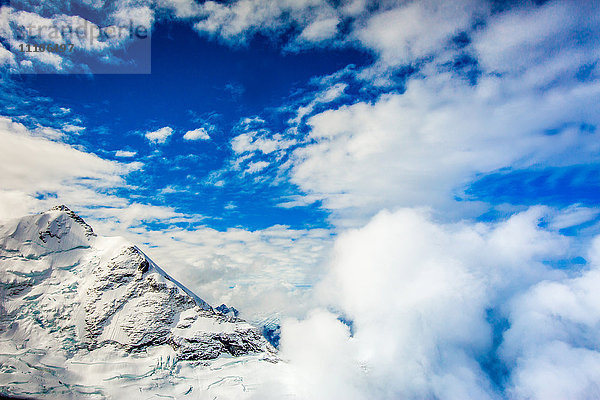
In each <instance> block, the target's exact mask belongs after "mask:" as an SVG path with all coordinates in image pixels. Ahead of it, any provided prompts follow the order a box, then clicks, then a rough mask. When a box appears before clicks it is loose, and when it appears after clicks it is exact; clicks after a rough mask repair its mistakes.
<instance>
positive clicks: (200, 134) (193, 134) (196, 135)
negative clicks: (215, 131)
mask: <svg viewBox="0 0 600 400" xmlns="http://www.w3.org/2000/svg"><path fill="white" fill-rule="evenodd" d="M183 138H184V139H185V140H209V139H210V136H209V135H208V132H207V131H206V129H205V128H198V129H194V130H192V131H187V132H186V133H185V135H183Z"/></svg>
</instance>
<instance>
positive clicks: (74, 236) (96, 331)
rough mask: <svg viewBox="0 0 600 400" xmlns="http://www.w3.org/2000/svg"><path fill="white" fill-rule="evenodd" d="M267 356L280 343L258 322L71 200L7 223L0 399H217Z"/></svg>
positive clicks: (0, 242) (0, 240) (0, 265)
mask: <svg viewBox="0 0 600 400" xmlns="http://www.w3.org/2000/svg"><path fill="white" fill-rule="evenodd" d="M225 308H227V307H225ZM233 360H237V361H239V363H238V362H236V363H234V364H239V365H243V366H244V367H243V368H242V369H243V371H242V370H235V368H233V369H232V367H229V368H224V367H223V365H228V364H231V362H232V361H233ZM265 361H267V362H269V363H273V362H276V361H277V358H276V356H275V350H274V348H273V347H272V346H271V345H270V344H269V343H268V342H267V341H266V340H265V339H264V337H263V336H262V335H261V334H260V332H259V330H258V329H257V328H256V327H254V326H252V325H250V324H249V323H247V322H245V321H243V320H241V319H239V318H237V317H236V315H235V314H233V313H225V312H220V311H219V310H215V309H213V308H212V307H211V306H210V305H209V304H208V303H206V302H205V301H204V300H202V299H201V298H200V297H198V296H196V295H195V294H194V293H192V292H191V291H190V290H189V289H187V288H185V287H184V286H183V285H181V284H180V283H179V282H177V281H175V280H174V279H173V278H171V277H170V276H169V275H168V274H167V273H166V272H165V271H163V270H162V269H160V268H159V267H158V266H157V265H156V264H155V263H154V262H153V261H152V260H151V259H149V258H148V257H147V256H146V255H145V254H144V253H143V252H142V251H141V250H140V249H139V248H137V247H136V246H135V245H133V244H132V243H129V242H128V241H127V240H125V239H123V238H109V237H102V236H98V235H96V234H95V233H94V231H93V229H92V227H91V226H89V225H88V224H87V223H86V222H85V221H84V220H83V219H82V218H81V217H79V216H78V215H77V214H75V213H74V212H73V211H71V210H70V209H68V208H67V207H66V206H58V207H54V208H52V209H50V210H48V211H46V212H44V213H41V214H38V215H30V216H26V217H23V218H20V219H15V220H10V221H4V222H0V372H1V374H0V394H4V395H19V396H23V395H28V396H34V397H36V398H38V397H65V396H66V397H69V396H71V397H77V398H79V397H82V396H84V397H85V396H87V397H90V398H105V397H116V398H120V397H121V396H125V395H126V394H127V393H128V392H130V391H131V392H132V393H137V394H138V395H139V393H140V392H144V391H147V392H148V393H147V394H152V395H153V394H164V395H174V396H176V397H179V396H183V395H185V394H191V393H193V392H194V393H196V392H198V391H203V392H205V391H208V392H210V391H211V390H212V392H211V393H214V395H213V396H211V397H210V398H213V397H217V398H218V397H219V394H221V395H222V394H224V393H226V394H227V396H229V395H234V392H236V391H241V392H246V386H247V382H246V383H245V384H244V383H243V382H244V380H245V379H246V380H248V379H250V380H251V376H252V373H250V371H253V370H255V369H256V368H254V367H252V365H257V363H264V362H265ZM238 369H240V368H238ZM215 371H222V372H215ZM223 373H226V374H227V376H228V377H230V378H223V377H221V375H222V374H223ZM236 373H239V374H241V376H237V375H235V374H236ZM231 376H234V377H236V379H233V380H232V379H231ZM237 378H239V379H237ZM212 379H214V381H212ZM217 382H218V383H217ZM232 391H233V392H232ZM196 395H197V394H196ZM227 396H226V397H227Z"/></svg>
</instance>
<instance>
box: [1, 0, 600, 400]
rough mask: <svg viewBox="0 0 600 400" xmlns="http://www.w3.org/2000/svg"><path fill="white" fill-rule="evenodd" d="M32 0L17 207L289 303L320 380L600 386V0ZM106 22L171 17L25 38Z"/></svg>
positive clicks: (19, 99) (462, 390)
mask: <svg viewBox="0 0 600 400" xmlns="http://www.w3.org/2000/svg"><path fill="white" fill-rule="evenodd" d="M29 3H30V2H28V1H19V2H14V3H12V7H8V6H6V7H3V8H2V14H1V15H0V17H2V18H3V19H2V21H4V22H5V23H3V24H2V25H0V38H1V40H0V44H2V47H1V48H0V68H2V78H1V91H0V98H1V99H2V101H1V102H0V141H1V142H0V143H2V144H3V146H2V148H1V149H0V175H1V176H2V177H3V182H2V183H3V185H2V187H1V188H0V218H8V217H15V216H18V215H23V214H26V213H31V212H39V211H41V210H43V209H46V208H50V207H51V206H53V205H55V204H56V203H65V204H67V205H68V206H69V207H71V208H73V209H74V210H75V211H77V212H78V213H80V214H81V215H82V216H83V217H84V218H86V220H88V222H90V223H91V225H92V226H94V227H95V229H96V230H97V231H98V232H100V233H102V234H105V235H122V236H125V237H127V238H129V239H130V240H132V241H133V242H135V243H140V244H142V245H143V246H144V249H145V250H146V251H148V253H149V255H150V256H151V257H152V258H153V259H155V261H156V262H157V263H158V264H159V265H161V266H163V267H164V268H165V270H167V271H169V272H170V273H171V274H172V275H173V276H174V277H175V278H176V279H178V280H179V281H181V282H182V283H184V284H186V285H187V286H189V287H190V288H191V289H193V290H194V291H195V292H197V293H198V294H199V295H200V296H201V297H203V298H205V299H206V300H207V301H209V302H210V303H214V304H217V303H218V304H220V303H222V302H225V303H227V304H229V305H233V306H235V307H236V308H238V309H240V310H241V312H242V315H243V316H244V317H245V318H248V319H250V320H252V321H255V322H260V321H264V320H265V319H268V318H280V319H281V320H282V321H285V318H288V317H289V318H292V319H290V320H287V321H288V322H283V323H282V324H283V325H282V332H283V333H282V335H283V336H282V339H283V341H282V343H284V345H283V346H284V350H283V351H284V352H286V353H285V354H287V355H288V356H289V358H290V359H291V360H294V359H298V360H300V364H299V365H300V367H299V368H304V367H306V365H313V366H314V365H318V366H323V368H325V367H327V368H325V370H324V371H321V372H320V373H314V372H315V371H314V370H311V371H305V372H306V373H307V374H306V376H308V377H311V378H310V379H309V378H307V379H308V381H303V382H299V383H298V385H300V386H302V387H310V388H312V389H311V390H313V391H314V392H313V394H314V396H313V397H316V398H319V396H321V398H323V393H331V390H333V391H334V392H336V391H338V390H339V391H340V393H344V394H345V396H346V398H373V397H372V396H369V394H372V393H379V394H380V395H381V396H380V397H381V398H385V397H386V394H387V395H388V397H391V398H393V397H394V396H396V397H398V396H400V397H402V396H404V397H408V398H410V397H411V396H412V397H415V398H469V397H471V398H491V399H496V398H506V397H510V396H514V397H516V398H543V399H545V398H548V394H549V393H550V394H555V393H560V394H561V396H562V398H586V395H589V394H590V393H596V392H594V390H597V389H594V388H597V384H598V382H599V381H600V377H599V376H598V375H597V374H595V372H593V371H598V370H600V368H596V366H600V356H599V355H598V352H597V349H598V344H597V343H596V342H594V340H591V339H590V340H591V341H590V340H588V339H589V338H592V337H600V336H598V328H597V327H598V326H600V325H599V324H598V322H597V321H598V318H597V316H599V315H600V312H599V311H598V309H597V306H596V304H598V302H597V298H595V297H594V291H593V290H591V289H590V288H593V287H597V286H594V285H596V282H597V275H598V273H597V272H598V266H599V265H600V258H599V256H598V254H600V253H599V252H598V249H599V248H600V247H599V245H598V243H600V241H599V240H600V239H598V234H599V233H600V219H599V215H600V210H599V208H598V202H599V200H600V180H599V168H600V161H599V160H600V158H599V157H600V137H599V135H600V133H599V132H598V125H599V124H600V110H599V109H598V104H600V63H599V60H600V45H599V43H600V10H599V9H598V5H597V4H595V3H594V2H588V1H574V2H571V1H541V2H540V1H476V0H457V1H453V2H443V1H438V0H414V1H407V2H403V1H391V0H390V1H387V0H381V1H361V0H347V1H333V2H331V1H321V0H302V1H300V0H298V1H293V0H289V1H287V0H286V1H283V0H282V1H278V2H275V1H270V0H235V1H230V2H213V1H206V2H196V1H194V0H177V1H176V0H156V1H150V0H148V1H142V0H140V1H138V2H127V1H118V0H116V1H106V2H100V3H97V4H96V3H94V4H95V6H91V5H89V4H87V3H86V2H85V1H81V2H79V1H75V2H72V5H71V6H70V8H69V7H67V6H66V5H65V4H63V3H62V2H45V3H44V7H43V8H41V9H36V8H34V7H33V6H32V5H30V4H29ZM84 20H85V21H87V23H89V24H91V25H89V26H96V25H97V26H98V27H102V28H106V27H109V26H113V25H114V26H116V25H118V24H127V23H129V22H131V23H135V24H137V25H138V26H142V27H146V28H148V30H149V31H151V33H152V35H151V39H150V40H147V41H145V42H144V41H143V40H141V41H140V40H138V39H139V38H138V39H135V38H117V39H114V40H113V39H111V40H108V39H107V40H99V41H97V42H93V43H92V44H89V43H87V42H76V43H75V50H74V52H73V53H72V54H48V53H47V52H46V53H44V54H24V53H20V52H19V51H18V48H19V45H20V44H23V42H22V40H21V39H19V38H18V36H17V35H16V33H15V32H16V31H17V29H18V27H19V26H25V25H27V24H45V25H48V26H58V25H61V24H65V23H70V24H77V23H81V22H82V21H84ZM93 24H96V25H93ZM111 24H112V25H111ZM63 39H64V38H51V37H49V36H48V37H41V38H35V39H30V40H33V41H36V40H37V41H38V42H39V43H41V42H44V41H46V42H48V41H50V42H52V43H62V42H61V41H62V40H63ZM136 40H137V41H136ZM148 44H151V46H146V45H148ZM136 46H137V47H136ZM150 47H151V48H150ZM150 50H151V51H150ZM150 54H151V74H143V73H137V74H124V73H123V72H132V70H131V69H127V68H132V66H133V72H143V71H142V70H141V69H140V70H139V71H136V70H135V68H136V67H138V66H139V67H140V68H141V67H146V66H148V65H145V64H144V63H143V62H142V61H140V60H143V57H142V58H139V57H141V56H143V55H150ZM128 63H129V64H128ZM136 63H137V64H136ZM142 69H143V68H142ZM99 70H102V71H103V72H110V74H101V73H93V72H96V71H99ZM81 71H89V72H90V73H88V74H79V72H81ZM556 293H558V294H560V295H557V296H555V295H554V294H556ZM382 304H383V305H385V307H382ZM382 309H384V310H383V311H382ZM582 315H592V316H594V317H590V319H586V318H583V317H581V316H582ZM340 316H343V317H344V318H345V319H344V320H346V321H352V328H353V329H352V332H350V331H348V329H347V328H348V327H347V326H346V325H344V324H342V323H341V322H339V319H338V317H340ZM530 321H535V323H533V322H530ZM286 327H287V328H286ZM286 329H287V330H286ZM286 332H287V333H286ZM311 332H320V333H322V336H319V337H315V336H311V335H310V333H311ZM406 332H408V333H407V334H406V335H402V334H400V333H406ZM540 337H542V339H539V338H540ZM411 338H421V339H422V341H421V342H419V343H417V344H418V345H417V346H415V345H414V344H415V343H413V342H412V340H413V339H411ZM285 343H287V344H285ZM386 343H392V344H393V345H394V346H392V347H393V348H394V349H395V350H394V351H392V352H389V351H388V350H389V348H390V346H387V345H386ZM539 343H541V345H538V344H539ZM286 346H287V347H286ZM307 348H311V349H314V352H308V353H307V354H304V351H305V350H306V349H307ZM431 349H443V350H444V351H443V352H441V353H437V352H436V351H433V350H431ZM430 350H431V351H430ZM323 354H325V355H330V356H331V357H328V358H327V359H324V358H323V357H324V356H323ZM348 354H356V355H357V357H358V356H359V355H360V357H363V358H361V359H360V360H355V359H352V360H349V359H348V358H347V355H348ZM584 355H585V357H588V358H586V360H588V361H587V362H588V363H587V364H586V365H588V366H590V367H589V368H580V367H578V366H577V363H576V362H572V363H571V361H572V360H578V359H581V358H582V357H584ZM306 357H308V358H306ZM388 357H391V358H388ZM307 359H309V360H310V361H311V362H309V363H306V365H305V364H302V360H304V361H306V360H307ZM315 360H316V361H315ZM332 360H334V361H332ZM340 360H342V361H343V362H342V361H340ZM344 360H345V361H344ZM398 360H403V361H398ZM423 360H426V362H423ZM490 360H491V361H490ZM556 360H563V362H562V363H559V362H557V361H556ZM565 360H566V361H565ZM570 360H571V361H570ZM312 361H314V362H312ZM302 365H304V367H302ZM357 365H367V366H369V367H370V368H371V369H370V371H374V372H373V375H372V376H371V379H366V378H365V379H366V380H365V381H363V380H361V379H362V378H360V379H358V378H357V380H356V382H358V383H356V385H355V386H356V387H354V386H351V385H348V380H349V379H350V378H349V377H351V378H352V377H356V376H362V375H360V374H361V372H360V371H362V370H361V369H360V368H358V367H357V368H358V369H356V368H355V367H356V366H357ZM423 365H427V366H430V368H429V367H423ZM315 368H317V369H318V368H320V367H315ZM496 368H500V369H501V370H503V371H505V375H503V376H498V370H496ZM552 368H554V369H552ZM333 370H335V371H340V372H339V374H334V375H333V376H330V375H329V372H330V371H333ZM359 370H360V371H359ZM398 371H402V373H403V374H402V376H403V377H404V378H403V379H399V378H398V376H397V375H398ZM457 371H463V372H464V371H466V372H464V374H463V375H461V373H462V372H457ZM317 372H319V371H317ZM325 372H327V373H325ZM548 374H554V375H552V376H565V377H566V378H565V379H559V380H557V382H555V384H554V385H550V386H547V385H543V384H540V382H541V380H540V379H541V378H540V377H542V378H543V377H544V376H548ZM303 376H304V375H303ZM321 376H326V377H327V379H328V380H327V381H323V380H322V379H321V378H319V377H321ZM537 378H540V379H537ZM295 379H296V378H295ZM311 379H313V381H311ZM419 382H426V383H423V384H422V385H421V384H420V383H419ZM594 385H596V386H594ZM354 389H356V392H354V391H353V390H354ZM336 393H337V392H336ZM365 393H366V394H367V395H365ZM559 397H560V396H559ZM588 397H589V396H588ZM325 398H326V396H325Z"/></svg>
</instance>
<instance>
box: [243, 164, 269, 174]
mask: <svg viewBox="0 0 600 400" xmlns="http://www.w3.org/2000/svg"><path fill="white" fill-rule="evenodd" d="M268 166H269V163H268V162H266V161H253V162H249V163H248V166H247V167H246V170H245V171H244V173H245V174H255V173H257V172H260V171H262V170H263V169H265V168H267V167H268Z"/></svg>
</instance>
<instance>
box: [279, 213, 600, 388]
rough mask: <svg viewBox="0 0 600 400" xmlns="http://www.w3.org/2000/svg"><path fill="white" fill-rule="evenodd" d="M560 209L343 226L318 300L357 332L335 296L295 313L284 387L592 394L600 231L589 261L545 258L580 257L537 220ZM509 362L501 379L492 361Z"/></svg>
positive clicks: (332, 305)
mask: <svg viewBox="0 0 600 400" xmlns="http://www.w3.org/2000/svg"><path fill="white" fill-rule="evenodd" d="M554 213H555V212H554V211H552V210H549V209H545V208H532V209H530V210H528V211H527V212H524V213H521V214H518V215H515V216H513V217H512V218H510V219H508V220H507V221H504V222H499V223H494V224H485V223H470V222H466V221H463V222H460V223H453V224H440V223H436V222H433V221H432V220H431V218H430V217H429V216H428V215H427V214H425V213H423V212H419V211H415V210H410V209H404V210H400V211H398V212H395V213H389V212H383V213H381V214H379V215H377V216H376V217H375V218H374V219H373V220H371V221H370V222H369V224H367V225H366V226H365V227H364V228H361V229H357V230H352V231H349V232H347V233H344V234H342V235H341V236H340V237H339V238H338V240H336V243H335V247H334V254H333V255H332V257H331V258H330V265H329V270H328V273H327V275H326V277H325V278H324V279H323V281H322V282H321V283H320V285H319V287H318V293H319V299H320V303H319V304H321V307H328V309H329V310H336V311H337V312H339V313H342V315H344V316H345V318H346V319H349V320H350V321H351V323H352V329H351V332H352V334H350V329H348V328H347V327H346V326H345V325H344V323H342V322H340V321H338V320H336V313H332V312H331V311H323V309H316V310H315V311H314V312H312V313H309V314H308V316H307V318H306V319H304V320H301V321H297V320H287V321H285V322H284V324H283V325H282V342H281V343H282V348H281V350H282V353H281V354H282V356H283V357H284V358H286V359H289V361H290V367H289V370H287V371H286V370H284V371H282V374H283V376H282V377H281V378H280V379H279V380H280V382H282V384H283V385H284V386H285V387H284V388H280V391H279V392H278V393H280V394H281V393H284V394H289V393H290V392H292V393H295V395H297V396H298V395H299V396H300V397H301V398H315V399H325V398H331V397H332V394H335V393H341V394H342V397H343V398H355V399H369V398H379V399H395V398H439V399H465V398H477V399H499V398H505V396H506V395H509V394H512V395H514V396H515V397H516V398H533V399H548V398H550V399H552V398H557V399H558V398H573V399H586V398H591V397H593V396H594V393H596V391H597V385H598V382H599V381H600V376H599V375H598V373H597V372H596V371H597V366H598V361H599V360H600V352H598V340H597V338H598V337H599V333H600V328H599V326H600V325H599V323H598V321H599V318H600V307H599V306H598V304H600V301H599V299H598V298H597V297H598V295H597V290H594V288H595V287H596V286H597V285H598V277H599V276H600V275H599V274H598V268H599V267H600V265H598V264H596V261H597V259H596V258H595V257H597V254H600V251H598V248H600V245H598V243H600V238H599V239H598V240H597V241H596V244H595V246H593V247H592V252H591V254H592V256H590V260H591V261H592V265H591V266H590V268H591V270H590V272H585V273H584V274H583V275H582V276H580V277H572V275H570V274H576V273H573V272H568V271H565V270H553V269H551V268H550V267H548V266H547V265H546V263H545V262H546V261H552V260H557V259H561V258H563V257H565V256H568V254H569V249H570V246H572V244H573V243H572V241H571V240H570V239H569V238H567V237H565V236H561V235H560V234H559V233H557V232H556V231H552V230H547V229H544V228H541V227H540V226H539V222H540V220H542V219H546V218H548V217H550V216H552V215H553V214H554ZM490 316H491V317H490ZM502 321H507V323H504V322H502ZM506 324H508V326H507V325H506ZM507 328H508V329H507ZM506 329H507V330H506ZM494 334H495V335H496V336H498V337H500V338H501V342H502V346H501V352H500V353H497V352H496V347H495V346H494V342H493V340H492V338H493V336H494ZM482 360H495V361H493V362H495V363H496V365H495V366H490V364H486V362H483V361H482ZM503 368H506V369H507V371H508V373H509V375H508V377H507V378H508V381H500V382H494V379H496V378H497V377H495V376H494V374H495V373H496V372H494V369H496V370H502V369H503ZM549 377H551V379H550V381H548V379H549ZM269 389H270V390H271V391H272V392H276V391H275V390H273V388H269Z"/></svg>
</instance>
